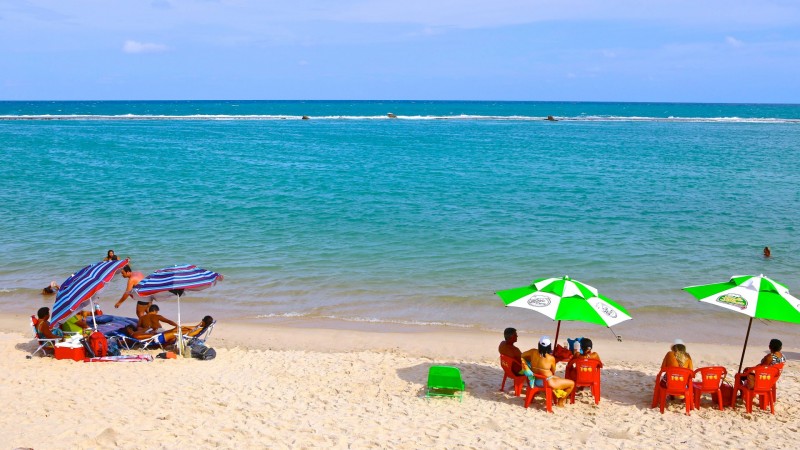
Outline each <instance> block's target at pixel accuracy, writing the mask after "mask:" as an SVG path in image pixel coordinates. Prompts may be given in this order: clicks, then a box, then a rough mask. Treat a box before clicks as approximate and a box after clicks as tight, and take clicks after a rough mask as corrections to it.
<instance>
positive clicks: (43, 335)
mask: <svg viewBox="0 0 800 450" xmlns="http://www.w3.org/2000/svg"><path fill="white" fill-rule="evenodd" d="M36 317H37V318H38V319H39V321H38V322H37V323H36V335H37V336H38V337H39V339H58V340H60V341H63V340H64V333H63V332H62V331H61V330H60V329H58V328H56V329H54V330H50V308H48V307H47V306H42V307H41V308H39V310H38V311H36Z"/></svg>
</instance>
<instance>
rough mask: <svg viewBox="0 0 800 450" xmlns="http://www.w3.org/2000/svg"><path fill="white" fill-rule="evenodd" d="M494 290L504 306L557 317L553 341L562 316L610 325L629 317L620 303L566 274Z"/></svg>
mask: <svg viewBox="0 0 800 450" xmlns="http://www.w3.org/2000/svg"><path fill="white" fill-rule="evenodd" d="M496 294H497V296H498V297H500V298H501V299H502V300H503V303H505V305H506V306H516V307H519V308H526V309H531V310H533V311H536V312H539V313H541V314H544V315H545V316H547V317H549V318H551V319H553V320H557V321H558V327H557V328H556V339H555V341H554V342H558V333H559V331H560V329H561V321H562V320H572V321H579V322H588V323H594V324H597V325H602V326H606V327H612V326H614V325H616V324H618V323H620V322H624V321H626V320H630V319H631V316H630V315H629V314H628V312H627V311H626V310H625V308H623V307H622V305H620V304H619V303H617V302H615V301H614V300H611V299H610V298H608V297H606V296H605V295H602V294H600V293H599V292H597V289H595V288H594V287H592V286H589V285H588V284H584V283H581V282H580V281H577V280H573V279H571V278H570V277H568V276H565V277H561V278H540V279H538V280H534V282H533V283H531V284H530V285H529V286H522V287H518V288H513V289H507V290H504V291H497V292H496Z"/></svg>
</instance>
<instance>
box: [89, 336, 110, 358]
mask: <svg viewBox="0 0 800 450" xmlns="http://www.w3.org/2000/svg"><path fill="white" fill-rule="evenodd" d="M89 346H90V347H91V348H92V353H94V356H95V357H103V356H108V339H106V337H105V335H104V334H103V333H101V332H99V331H95V332H94V333H92V334H91V335H90V336H89Z"/></svg>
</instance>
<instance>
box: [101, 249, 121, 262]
mask: <svg viewBox="0 0 800 450" xmlns="http://www.w3.org/2000/svg"><path fill="white" fill-rule="evenodd" d="M103 261H119V256H117V255H116V254H115V253H114V250H109V251H108V253H106V257H105V258H103Z"/></svg>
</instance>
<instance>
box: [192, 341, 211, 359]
mask: <svg viewBox="0 0 800 450" xmlns="http://www.w3.org/2000/svg"><path fill="white" fill-rule="evenodd" d="M191 349H192V358H196V359H199V360H202V361H208V360H210V359H214V358H216V357H217V351H216V350H214V349H213V348H211V347H207V346H206V345H205V344H203V343H202V342H197V343H195V344H192V346H191Z"/></svg>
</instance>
